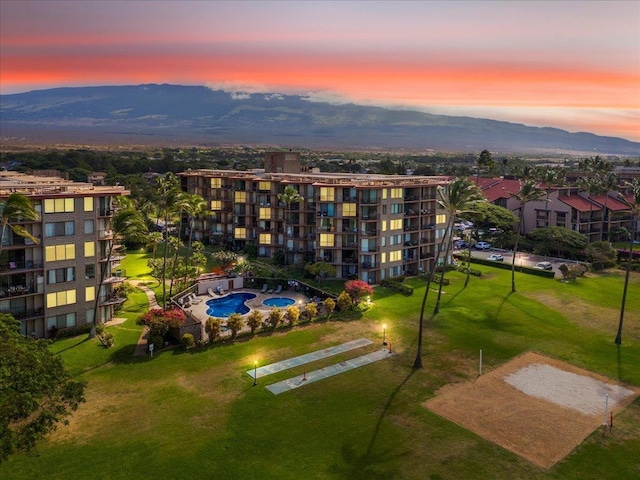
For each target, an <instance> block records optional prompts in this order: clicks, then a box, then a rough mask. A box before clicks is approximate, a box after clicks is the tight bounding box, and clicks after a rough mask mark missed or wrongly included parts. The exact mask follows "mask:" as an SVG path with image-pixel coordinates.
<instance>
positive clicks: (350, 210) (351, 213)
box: [342, 203, 357, 217]
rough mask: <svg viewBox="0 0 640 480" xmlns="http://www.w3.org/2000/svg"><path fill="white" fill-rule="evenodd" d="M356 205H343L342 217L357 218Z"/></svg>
mask: <svg viewBox="0 0 640 480" xmlns="http://www.w3.org/2000/svg"><path fill="white" fill-rule="evenodd" d="M356 211H357V210H356V204H355V203H343V204H342V216H344V217H355V216H356Z"/></svg>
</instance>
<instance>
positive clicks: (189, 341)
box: [180, 333, 196, 350]
mask: <svg viewBox="0 0 640 480" xmlns="http://www.w3.org/2000/svg"><path fill="white" fill-rule="evenodd" d="M180 343H181V344H182V347H183V348H185V349H187V350H188V349H190V348H191V347H193V345H194V344H195V343H196V340H195V338H193V335H191V334H190V333H184V334H182V338H181V339H180Z"/></svg>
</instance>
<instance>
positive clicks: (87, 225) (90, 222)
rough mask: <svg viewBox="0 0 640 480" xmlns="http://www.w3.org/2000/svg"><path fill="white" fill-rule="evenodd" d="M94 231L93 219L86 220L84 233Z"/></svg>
mask: <svg viewBox="0 0 640 480" xmlns="http://www.w3.org/2000/svg"><path fill="white" fill-rule="evenodd" d="M93 232H94V226H93V220H85V221H84V233H93Z"/></svg>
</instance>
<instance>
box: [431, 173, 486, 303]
mask: <svg viewBox="0 0 640 480" xmlns="http://www.w3.org/2000/svg"><path fill="white" fill-rule="evenodd" d="M438 196H439V198H438V200H437V202H438V205H439V206H440V208H442V209H443V210H444V211H445V212H447V215H448V216H449V218H448V220H447V226H446V228H445V232H444V238H443V241H444V242H446V244H447V247H446V252H445V254H444V264H443V270H442V275H441V276H440V286H439V287H438V298H437V300H436V305H435V308H434V309H433V314H434V315H436V314H437V313H438V312H439V311H440V299H441V297H442V285H443V283H444V274H445V272H446V271H447V262H448V261H449V254H450V253H451V244H452V241H453V224H454V223H455V221H456V217H458V216H459V215H462V214H465V213H471V212H475V210H474V209H473V205H474V204H475V203H477V202H482V201H486V200H485V198H484V195H482V191H481V190H480V188H478V186H477V185H476V184H475V183H473V182H472V181H471V180H469V179H468V178H466V177H464V178H456V179H455V180H454V181H453V182H452V183H450V184H449V186H448V193H447V195H444V194H443V191H442V190H439V191H438Z"/></svg>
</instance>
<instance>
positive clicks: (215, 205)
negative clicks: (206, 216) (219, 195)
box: [211, 200, 222, 211]
mask: <svg viewBox="0 0 640 480" xmlns="http://www.w3.org/2000/svg"><path fill="white" fill-rule="evenodd" d="M211 210H214V211H216V210H222V202H221V201H220V200H211Z"/></svg>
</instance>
